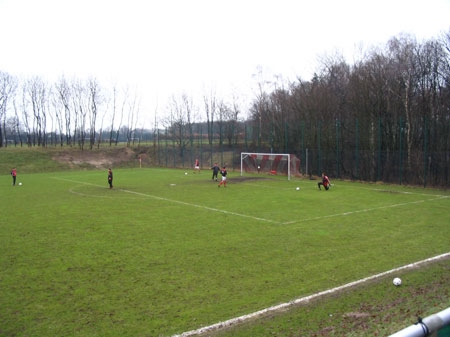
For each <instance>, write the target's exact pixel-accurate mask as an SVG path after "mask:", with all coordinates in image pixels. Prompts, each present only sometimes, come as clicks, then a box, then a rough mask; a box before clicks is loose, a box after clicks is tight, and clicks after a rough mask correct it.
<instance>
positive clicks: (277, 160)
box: [241, 152, 300, 180]
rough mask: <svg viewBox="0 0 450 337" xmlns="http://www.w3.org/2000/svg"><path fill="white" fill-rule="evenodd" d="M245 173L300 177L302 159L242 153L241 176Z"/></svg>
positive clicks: (283, 155)
mask: <svg viewBox="0 0 450 337" xmlns="http://www.w3.org/2000/svg"><path fill="white" fill-rule="evenodd" d="M244 172H250V173H260V174H271V175H286V176H287V177H288V180H290V179H291V176H297V175H300V159H299V158H297V157H296V156H295V155H293V154H287V153H251V152H242V153H241V176H243V175H244Z"/></svg>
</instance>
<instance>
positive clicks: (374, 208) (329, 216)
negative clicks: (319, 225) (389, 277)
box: [282, 196, 447, 225]
mask: <svg viewBox="0 0 450 337" xmlns="http://www.w3.org/2000/svg"><path fill="white" fill-rule="evenodd" d="M445 198H447V197H446V196H441V197H438V198H433V199H424V200H417V201H411V202H403V203H400V204H392V205H387V206H380V207H373V208H366V209H360V210H357V211H350V212H344V213H336V214H329V215H321V216H317V217H315V218H308V219H299V220H293V221H287V222H283V223H282V225H292V224H295V223H300V222H306V221H314V220H321V219H327V218H335V217H338V216H345V215H352V214H357V213H366V212H371V211H377V210H380V209H387V208H394V207H400V206H406V205H412V204H421V203H424V202H427V201H434V200H439V199H445Z"/></svg>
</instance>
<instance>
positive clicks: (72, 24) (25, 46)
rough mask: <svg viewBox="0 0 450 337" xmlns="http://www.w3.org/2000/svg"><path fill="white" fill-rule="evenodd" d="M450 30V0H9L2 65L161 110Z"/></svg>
mask: <svg viewBox="0 0 450 337" xmlns="http://www.w3.org/2000/svg"><path fill="white" fill-rule="evenodd" d="M449 29H450V0H427V1H418V0H377V1H365V0H340V1H338V0H322V1H314V0H307V1H304V0H296V1H295V0H271V1H267V0H0V32H1V35H0V36H1V44H0V70H1V71H5V72H8V73H10V74H11V75H23V76H25V77H27V76H34V75H38V76H42V77H43V78H44V79H48V80H49V81H51V82H52V81H55V80H56V79H57V78H59V77H60V76H61V75H65V76H66V77H68V78H71V77H72V76H76V77H77V78H82V79H83V78H87V77H89V76H93V77H95V78H98V79H99V80H100V83H101V84H102V83H106V82H107V81H108V82H113V81H114V82H116V83H117V84H118V85H119V86H126V85H130V86H133V87H135V86H137V88H139V90H140V91H141V92H142V93H145V94H141V96H142V103H141V105H142V106H141V110H142V109H144V110H150V111H152V112H153V111H154V109H155V107H156V104H158V106H159V107H161V106H164V105H165V104H166V102H167V96H170V95H172V94H175V95H177V94H179V93H181V92H186V93H187V94H189V95H191V94H192V95H195V94H194V93H197V94H198V92H202V90H204V89H203V88H207V91H210V89H215V90H217V91H218V92H221V93H224V92H228V93H231V92H235V93H236V92H237V93H240V92H242V94H244V92H247V93H248V92H250V89H251V88H250V87H251V86H255V79H252V75H253V74H255V73H256V72H257V68H258V67H262V69H263V70H264V73H265V75H267V76H269V77H270V76H271V74H279V75H281V76H282V77H283V78H284V79H286V80H294V79H295V78H296V77H301V78H303V79H310V78H311V76H312V74H313V72H314V70H317V68H318V63H317V62H318V58H320V57H321V56H323V55H327V54H330V55H331V54H334V53H335V52H336V51H337V52H340V53H342V54H343V55H344V56H346V57H347V60H348V62H350V63H351V62H352V58H355V57H356V58H357V56H358V52H357V50H358V49H359V48H360V47H363V48H369V47H371V46H384V45H385V44H386V42H387V41H388V40H389V39H390V38H392V37H398V36H399V35H400V34H401V33H407V34H411V35H413V36H414V37H416V38H417V39H418V41H421V40H423V39H428V38H431V37H439V36H440V35H441V34H442V33H444V32H446V31H448V30H449ZM108 84H109V83H108Z"/></svg>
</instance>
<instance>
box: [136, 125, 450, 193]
mask: <svg viewBox="0 0 450 337" xmlns="http://www.w3.org/2000/svg"><path fill="white" fill-rule="evenodd" d="M434 127H437V126H434ZM434 127H431V126H430V125H429V124H427V123H424V124H423V128H422V129H420V130H415V131H414V132H410V131H408V130H406V127H405V126H404V123H403V122H402V120H401V119H400V120H399V121H398V122H397V123H395V124H392V123H391V124H387V123H386V122H385V121H384V120H383V119H381V118H380V119H379V120H378V121H377V122H375V123H370V124H364V123H361V122H359V121H358V120H351V121H344V120H342V121H341V120H333V121H329V122H328V123H327V122H324V121H320V122H316V123H306V122H299V123H298V124H296V125H287V124H286V125H285V126H282V127H279V128H278V130H277V131H271V132H269V133H267V132H262V130H261V129H260V126H259V125H258V124H256V123H253V122H246V123H234V124H233V127H229V128H225V127H221V128H214V129H212V130H211V129H209V128H207V126H206V125H202V124H199V125H196V127H195V128H192V127H191V129H195V130H194V131H195V132H192V133H188V132H186V133H185V134H184V136H183V137H178V136H177V137H176V135H174V134H173V133H172V132H171V131H170V130H167V129H166V130H158V131H157V132H155V134H154V135H153V136H152V137H150V138H149V139H147V140H145V139H143V141H144V142H143V143H146V144H152V146H149V151H150V152H151V157H152V162H153V164H156V165H158V166H162V167H179V168H186V167H193V165H194V160H195V159H196V158H199V159H200V165H201V166H202V168H209V167H211V166H212V165H213V163H216V162H217V163H219V164H220V165H227V167H228V168H230V169H231V170H233V169H235V170H238V169H240V153H241V152H257V153H289V154H293V155H295V156H297V157H298V158H299V159H300V169H299V171H300V172H301V173H302V174H303V175H311V176H312V175H314V176H320V174H321V173H322V172H326V174H327V175H328V176H330V177H333V178H342V179H351V180H362V181H373V182H375V181H382V182H387V183H395V184H411V185H423V186H439V187H444V188H448V187H449V186H450V181H449V175H450V121H445V122H443V123H441V124H440V125H439V126H438V127H439V128H440V129H441V130H439V132H438V131H436V130H435V128H434ZM266 129H268V130H275V128H274V127H273V126H266ZM208 130H209V131H208ZM446 130H448V131H446ZM444 131H445V132H444ZM438 134H440V135H444V136H440V137H437V136H436V135H438Z"/></svg>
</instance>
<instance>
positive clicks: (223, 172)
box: [218, 166, 228, 187]
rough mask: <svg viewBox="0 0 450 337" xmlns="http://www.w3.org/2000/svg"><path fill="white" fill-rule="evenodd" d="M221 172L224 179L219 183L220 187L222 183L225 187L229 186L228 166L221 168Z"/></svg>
mask: <svg viewBox="0 0 450 337" xmlns="http://www.w3.org/2000/svg"><path fill="white" fill-rule="evenodd" d="M220 174H221V175H222V181H221V182H220V183H219V185H218V186H219V187H220V186H221V185H223V187H227V174H228V172H227V168H226V167H225V166H224V167H223V168H222V169H221V170H220Z"/></svg>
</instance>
